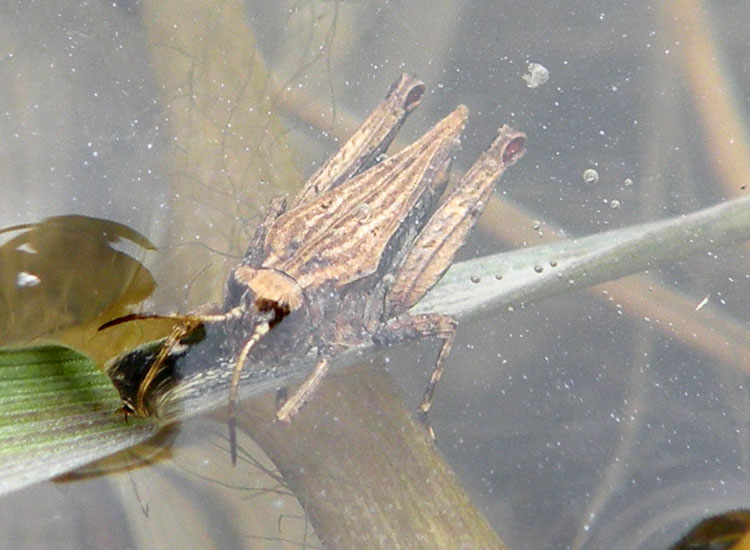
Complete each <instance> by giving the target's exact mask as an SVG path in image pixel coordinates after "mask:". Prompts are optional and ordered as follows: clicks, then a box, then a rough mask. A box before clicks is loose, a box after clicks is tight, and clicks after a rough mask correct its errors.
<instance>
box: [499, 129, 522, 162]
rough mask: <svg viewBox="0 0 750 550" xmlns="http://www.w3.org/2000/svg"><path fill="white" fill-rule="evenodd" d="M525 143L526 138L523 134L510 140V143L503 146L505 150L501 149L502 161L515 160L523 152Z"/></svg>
mask: <svg viewBox="0 0 750 550" xmlns="http://www.w3.org/2000/svg"><path fill="white" fill-rule="evenodd" d="M525 143H526V138H525V137H524V136H518V137H517V138H515V139H513V140H511V141H510V143H508V145H506V146H505V151H503V163H504V164H512V163H514V162H516V161H517V160H518V158H519V157H520V155H521V154H522V153H523V146H524V144H525Z"/></svg>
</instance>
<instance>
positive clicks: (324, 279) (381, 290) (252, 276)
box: [107, 75, 525, 460]
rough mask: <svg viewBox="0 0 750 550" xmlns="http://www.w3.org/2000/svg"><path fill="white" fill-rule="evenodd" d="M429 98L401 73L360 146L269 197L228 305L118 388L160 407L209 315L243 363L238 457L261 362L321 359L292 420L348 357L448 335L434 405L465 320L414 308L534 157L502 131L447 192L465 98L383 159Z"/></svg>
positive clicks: (115, 372) (352, 144) (180, 333)
mask: <svg viewBox="0 0 750 550" xmlns="http://www.w3.org/2000/svg"><path fill="white" fill-rule="evenodd" d="M423 94H424V85H423V84H422V83H421V82H419V81H417V80H414V79H413V78H411V77H409V76H407V75H402V76H401V77H400V78H399V79H398V80H397V81H396V82H395V83H394V85H393V86H392V87H391V90H390V91H389V93H388V95H387V96H386V99H385V100H384V101H383V103H381V104H380V105H379V106H378V107H377V108H376V109H375V110H374V111H373V112H372V113H371V114H370V116H369V117H368V118H367V120H366V121H365V122H364V123H363V125H362V126H361V127H360V128H359V129H358V130H357V132H355V134H354V135H353V136H352V137H351V138H350V139H349V141H347V143H346V144H344V146H343V147H342V148H341V149H340V150H339V151H338V152H337V153H336V154H334V155H333V156H332V157H331V158H330V159H329V160H328V161H327V162H326V163H325V164H324V165H323V166H322V167H321V168H320V169H319V170H318V171H317V172H316V173H315V174H314V175H313V176H312V177H311V178H310V179H309V180H308V181H307V183H306V184H305V186H304V187H303V188H302V190H301V191H300V193H299V194H298V196H297V198H296V200H295V202H294V205H293V206H292V207H291V208H290V209H289V210H286V208H285V204H284V201H283V200H275V201H273V202H272V203H271V205H270V206H269V209H268V212H267V215H266V218H265V220H264V221H263V222H262V223H261V224H260V226H259V227H258V229H257V231H256V235H255V237H254V239H253V242H252V243H251V245H250V246H249V247H248V250H247V252H246V254H245V256H244V258H243V261H242V263H241V264H240V265H239V266H238V267H236V268H235V269H234V270H233V271H232V273H231V274H230V276H229V278H228V281H227V292H226V299H225V303H224V307H223V310H222V311H223V312H220V313H216V314H212V315H191V316H186V317H184V319H185V321H184V322H183V323H181V324H180V325H178V326H177V327H176V329H175V331H174V333H173V334H172V335H170V337H168V338H167V339H166V340H165V341H163V343H162V345H161V350H162V351H160V352H158V353H156V354H155V355H154V357H153V360H152V362H151V363H150V365H149V366H148V368H147V369H145V370H146V371H147V372H146V375H143V374H139V375H137V378H138V381H137V382H138V383H137V384H135V385H136V386H137V387H138V390H137V392H136V393H137V395H136V396H135V398H134V397H133V396H132V395H126V394H124V392H123V390H121V389H120V388H121V387H123V388H124V387H127V388H129V389H128V391H131V390H132V387H133V385H134V384H133V383H132V381H130V382H129V383H128V384H120V386H118V390H120V394H121V396H122V397H123V402H124V403H125V407H126V408H130V409H132V412H134V413H135V414H139V415H144V416H145V415H149V414H158V410H159V406H158V400H159V399H160V398H161V397H162V396H163V392H161V391H156V389H157V388H156V387H155V386H154V385H153V381H154V380H157V379H159V380H160V381H161V383H162V385H163V384H164V377H163V376H158V375H157V373H159V372H160V371H161V369H163V368H164V365H165V364H166V360H167V359H168V356H169V355H170V353H172V351H173V349H174V348H175V346H177V347H179V345H180V342H183V341H184V340H185V337H186V335H188V334H191V333H192V332H193V331H194V330H195V327H196V322H198V323H199V324H206V325H219V326H221V327H222V329H223V330H222V333H223V334H224V336H223V342H222V343H221V344H218V346H219V347H220V348H221V350H222V353H225V354H229V355H231V356H232V357H233V358H234V367H233V368H234V370H233V378H232V382H231V386H230V396H229V418H230V439H231V445H232V458H233V460H234V457H235V454H234V453H235V439H234V418H235V405H236V401H237V389H238V386H239V382H240V377H241V376H242V371H243V368H245V369H254V368H256V367H255V365H256V364H260V363H261V362H263V363H266V364H267V363H268V362H269V361H271V362H273V361H278V362H279V363H281V362H283V361H288V360H291V359H293V358H294V357H300V356H305V355H307V354H309V353H311V352H312V353H315V354H316V355H317V358H318V359H317V364H316V367H315V369H314V372H313V374H312V375H311V376H310V377H309V378H308V379H307V380H306V381H305V382H304V383H303V384H302V386H301V387H300V388H299V389H298V390H297V391H296V392H295V393H294V394H293V395H292V396H291V397H290V398H289V399H288V400H287V401H286V403H284V404H283V406H281V407H280V409H279V410H278V413H277V417H278V419H279V420H281V421H289V420H290V419H291V418H292V417H293V416H294V415H295V414H297V412H298V411H299V409H300V408H301V407H302V406H303V405H304V403H305V402H306V401H307V399H308V398H309V397H310V395H311V394H312V392H313V391H314V390H315V388H316V387H317V385H318V384H319V382H320V380H321V379H322V377H323V376H324V374H325V372H326V371H327V368H328V363H329V360H330V358H331V357H333V356H335V355H336V354H338V353H340V352H342V351H344V350H345V349H348V348H351V347H359V346H364V345H368V344H371V343H372V342H373V341H376V342H395V341H398V340H401V339H404V338H412V337H417V336H437V337H440V338H442V340H443V345H442V348H441V351H440V354H439V356H438V359H437V363H436V365H435V370H434V372H433V376H432V379H431V381H430V384H429V386H428V389H427V391H426V392H425V397H424V398H423V401H422V405H421V407H420V410H421V412H422V413H423V414H426V412H427V410H428V409H429V405H430V399H431V397H432V393H433V392H434V388H435V384H436V383H437V381H438V379H439V378H440V374H441V373H442V369H443V366H444V362H445V358H446V356H447V354H448V352H449V351H450V348H451V345H452V342H453V337H454V333H455V327H456V323H455V321H454V320H453V319H452V318H450V317H445V316H441V315H410V314H409V313H408V309H409V308H410V307H411V306H412V305H414V304H415V303H416V302H417V301H419V299H420V298H421V297H422V296H424V294H425V293H426V292H427V291H428V290H429V289H430V288H431V287H432V286H433V285H434V284H435V283H436V282H437V281H438V280H439V279H440V277H441V276H442V275H443V273H444V272H445V270H446V269H447V268H448V267H449V266H450V264H451V262H452V261H453V258H454V256H455V253H456V251H457V250H458V248H459V247H460V246H461V245H462V244H463V242H464V240H465V237H466V234H467V232H468V231H469V229H471V227H473V225H474V224H475V223H476V220H477V218H478V217H479V216H480V215H481V213H482V211H483V209H484V205H485V204H486V202H487V200H488V199H489V196H490V194H491V192H492V189H493V186H494V182H495V181H496V180H497V179H498V178H499V177H500V176H501V175H502V173H503V172H504V170H505V168H506V167H507V166H509V165H511V164H513V163H514V162H515V161H516V160H518V159H519V158H520V157H521V156H522V155H523V153H524V148H523V146H524V143H525V136H524V135H523V134H522V133H519V132H516V131H515V130H512V129H510V128H508V127H507V126H503V127H502V128H501V129H500V130H499V132H498V135H497V138H496V139H495V140H494V142H493V143H492V145H491V146H490V148H489V149H488V150H487V151H486V152H485V153H483V154H482V155H481V157H480V158H479V160H478V161H477V162H476V163H475V164H474V165H473V166H472V167H471V168H470V169H469V170H468V171H467V173H466V175H465V176H464V177H463V178H462V179H461V181H460V182H458V183H457V184H456V185H455V186H454V187H453V188H452V189H451V190H450V191H449V192H448V194H447V195H446V196H445V197H444V198H443V199H442V201H441V200H440V199H441V195H442V194H443V191H444V189H445V187H446V184H447V182H448V172H449V168H450V162H451V159H452V156H453V152H454V150H455V148H456V147H457V146H458V145H459V143H460V136H461V132H462V130H463V127H464V124H465V122H466V118H467V115H468V110H467V108H466V107H464V106H459V107H457V108H456V109H455V110H454V111H453V112H451V113H450V114H449V115H447V116H446V117H445V118H443V119H442V120H441V121H440V122H438V123H437V124H436V125H435V126H434V127H433V128H432V129H430V130H429V131H428V132H427V133H426V134H424V136H422V137H421V138H420V139H419V140H417V141H416V142H414V143H412V144H411V145H409V146H408V147H406V148H405V149H403V150H402V151H400V152H399V153H396V154H395V155H393V156H390V157H388V158H385V159H380V157H381V155H382V153H383V152H384V151H385V150H386V149H387V148H388V146H389V144H390V143H391V141H392V140H393V138H394V137H395V134H396V131H397V130H398V128H399V127H400V126H401V124H402V123H403V121H404V119H405V118H406V116H407V115H408V113H410V112H411V111H412V110H413V109H414V108H415V107H416V106H417V105H418V104H419V102H420V100H421V98H422V95H423ZM282 320H283V321H284V323H281V321H282ZM276 327H278V328H276ZM152 355H153V354H152ZM127 361H128V358H127V356H124V357H120V358H117V359H115V360H114V361H113V362H111V363H110V364H109V365H108V367H107V371H108V373H109V374H110V376H111V377H112V378H113V380H114V379H115V378H117V377H119V379H120V380H121V381H122V380H123V379H127V378H128V375H127V372H125V371H126V370H127V369H125V368H124V367H123V365H125V364H129V363H127ZM143 370H144V369H142V368H140V369H138V372H139V373H141V372H142V371H143ZM128 372H133V371H132V369H131V370H128ZM133 376H134V377H135V376H136V375H135V374H133ZM177 377H179V373H178V374H177V375H176V378H177ZM116 385H117V384H116Z"/></svg>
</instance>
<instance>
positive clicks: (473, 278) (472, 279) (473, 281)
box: [471, 275, 482, 283]
mask: <svg viewBox="0 0 750 550" xmlns="http://www.w3.org/2000/svg"><path fill="white" fill-rule="evenodd" d="M481 280H482V279H481V278H480V277H479V275H472V276H471V282H472V283H478V282H479V281H481Z"/></svg>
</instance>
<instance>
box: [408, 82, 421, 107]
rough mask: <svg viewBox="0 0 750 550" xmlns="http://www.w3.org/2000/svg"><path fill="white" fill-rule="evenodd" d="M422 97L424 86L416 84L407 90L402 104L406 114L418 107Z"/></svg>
mask: <svg viewBox="0 0 750 550" xmlns="http://www.w3.org/2000/svg"><path fill="white" fill-rule="evenodd" d="M423 95H424V84H417V85H416V86H414V87H413V88H412V89H411V90H409V93H408V94H406V102H405V103H404V110H405V111H406V112H409V111H411V110H412V109H414V108H415V107H416V106H417V105H419V102H420V101H421V100H422V96H423Z"/></svg>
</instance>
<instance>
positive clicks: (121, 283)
mask: <svg viewBox="0 0 750 550" xmlns="http://www.w3.org/2000/svg"><path fill="white" fill-rule="evenodd" d="M0 234H5V235H7V236H10V238H9V239H8V240H6V241H5V242H4V243H3V244H2V245H0V308H2V315H1V316H0V346H11V345H25V344H29V343H31V342H32V341H34V340H39V339H47V340H55V339H56V336H60V334H59V333H60V332H61V331H63V330H65V329H69V328H71V327H78V328H81V330H82V331H85V330H88V332H89V333H92V332H94V331H95V328H96V327H97V326H98V325H99V324H102V323H103V322H104V321H106V320H109V319H111V318H113V317H117V316H118V315H122V314H124V312H126V311H127V310H128V307H129V306H131V305H133V304H137V303H139V302H141V301H143V300H145V299H146V298H147V297H148V296H150V295H151V293H152V292H153V291H154V288H155V285H156V283H155V282H154V279H153V277H152V276H151V274H150V273H149V271H148V270H147V269H146V268H145V267H144V266H143V265H142V264H141V263H140V261H138V260H137V259H136V258H140V257H142V256H143V253H144V251H145V250H153V249H154V246H153V245H152V244H151V243H150V242H149V240H148V239H146V237H144V236H143V235H141V234H139V233H138V232H136V231H134V230H133V229H131V228H129V227H127V226H125V225H123V224H120V223H116V222H112V221H109V220H103V219H99V218H92V217H89V216H73V215H69V216H55V217H52V218H47V219H45V220H43V221H41V222H39V223H29V224H24V225H19V226H12V227H7V228H5V229H1V230H0ZM5 235H3V236H5ZM125 241H127V242H129V243H130V244H131V245H132V246H131V248H133V250H129V251H128V253H126V252H122V251H120V250H118V249H117V248H115V246H118V245H122V243H123V242H125ZM82 327H88V328H87V329H84V328H82ZM92 328H93V329H94V330H92ZM58 339H59V338H58ZM96 345H97V346H98V345H101V344H100V342H99V343H97V344H96ZM86 348H90V346H86ZM84 351H87V349H84ZM90 353H91V354H92V355H93V356H95V357H98V356H100V354H99V353H98V352H97V351H96V350H94V349H91V352H90Z"/></svg>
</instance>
